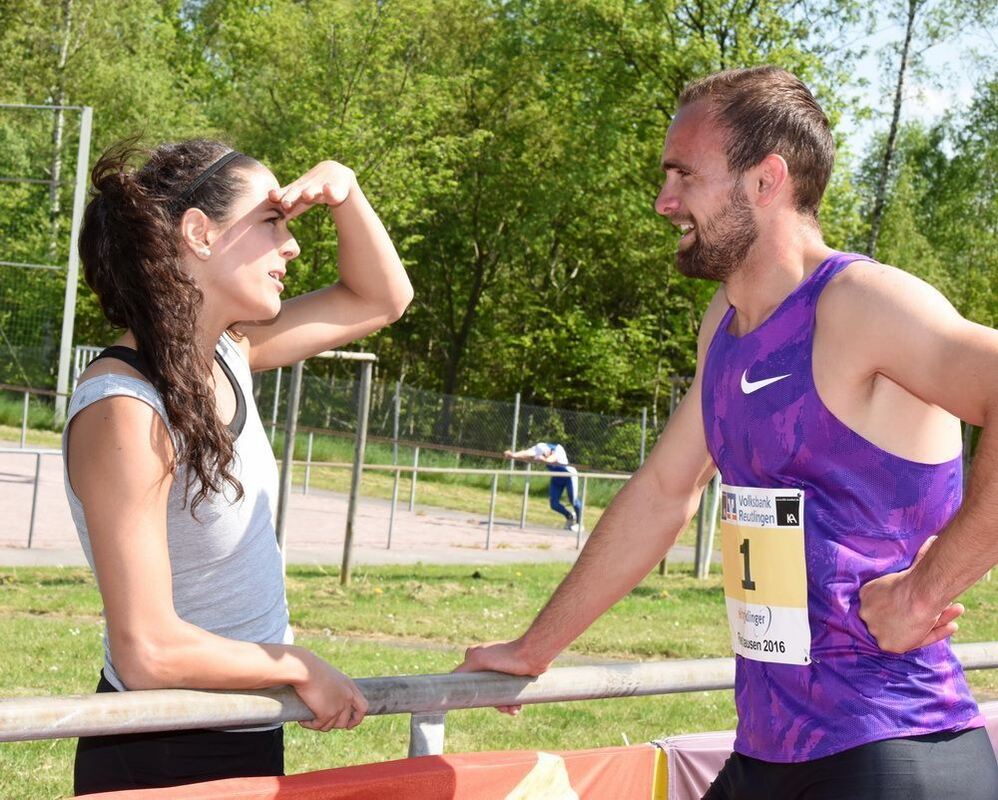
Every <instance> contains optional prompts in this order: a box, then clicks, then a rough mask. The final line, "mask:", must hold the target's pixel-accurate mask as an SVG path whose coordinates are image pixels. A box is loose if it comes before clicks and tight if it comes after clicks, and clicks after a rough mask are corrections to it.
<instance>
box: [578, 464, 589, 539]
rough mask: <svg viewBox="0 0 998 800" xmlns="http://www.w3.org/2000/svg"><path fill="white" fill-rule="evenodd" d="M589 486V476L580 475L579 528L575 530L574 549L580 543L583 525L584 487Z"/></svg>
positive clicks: (584, 515)
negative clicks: (580, 502)
mask: <svg viewBox="0 0 998 800" xmlns="http://www.w3.org/2000/svg"><path fill="white" fill-rule="evenodd" d="M588 487H589V478H588V477H587V476H586V475H583V476H582V496H581V499H582V504H581V507H580V509H579V520H578V522H579V529H578V530H577V531H576V532H575V549H576V550H578V549H579V546H580V545H581V543H582V529H583V528H584V527H585V518H586V489H587V488H588Z"/></svg>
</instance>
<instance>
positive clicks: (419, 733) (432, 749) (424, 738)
mask: <svg viewBox="0 0 998 800" xmlns="http://www.w3.org/2000/svg"><path fill="white" fill-rule="evenodd" d="M446 717H447V714H446V712H440V713H436V712H434V713H430V714H412V715H411V716H410V717H409V756H408V757H409V758H417V757H418V756H442V755H443V754H444V733H445V726H446Z"/></svg>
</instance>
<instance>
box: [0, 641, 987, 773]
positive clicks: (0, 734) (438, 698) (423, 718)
mask: <svg viewBox="0 0 998 800" xmlns="http://www.w3.org/2000/svg"><path fill="white" fill-rule="evenodd" d="M953 650H954V652H955V653H956V655H957V657H958V658H959V659H960V661H961V662H962V663H963V667H964V669H994V668H998V642H974V643H968V644H957V645H954V646H953ZM734 674H735V665H734V659H732V658H709V659H688V660H687V659H684V660H673V661H651V662H641V663H626V664H614V665H608V666H588V667H557V668H555V669H552V670H549V671H548V672H546V673H544V674H543V675H541V676H539V677H536V678H530V677H516V676H513V675H506V674H502V673H497V672H465V673H450V674H446V675H402V676H399V677H389V678H359V679H357V685H358V687H359V688H360V690H361V691H362V692H363V693H364V696H365V697H366V698H367V701H368V705H369V707H368V712H367V713H368V714H369V715H384V714H410V715H412V716H411V720H410V725H409V732H410V739H409V755H410V756H418V755H440V754H441V753H443V744H444V734H445V715H446V713H447V712H448V711H455V710H459V709H468V708H488V707H490V706H505V705H516V704H524V705H528V704H537V703H560V702H566V701H575V700H600V699H606V698H613V697H641V696H646V695H662V694H673V693H680V692H699V691H710V690H715V689H731V688H732V686H733V685H734ZM311 718H312V715H311V712H310V711H309V710H308V708H307V707H306V706H305V704H304V703H302V701H301V699H300V698H299V697H298V695H297V694H296V693H295V692H294V690H293V689H291V688H290V687H276V688H273V689H268V690H264V691H255V692H233V691H203V690H190V689H157V690H147V691H133V692H119V693H114V694H112V693H105V694H93V695H85V696H79V695H74V696H66V697H14V698H8V699H4V700H2V701H0V742H13V741H27V740H32V739H59V738H66V737H76V736H94V735H103V734H119V733H140V732H145V731H157V730H184V729H192V728H205V727H208V728H220V727H222V728H229V727H239V726H244V725H245V726H251V725H270V724H278V723H282V722H293V721H297V720H308V719H311Z"/></svg>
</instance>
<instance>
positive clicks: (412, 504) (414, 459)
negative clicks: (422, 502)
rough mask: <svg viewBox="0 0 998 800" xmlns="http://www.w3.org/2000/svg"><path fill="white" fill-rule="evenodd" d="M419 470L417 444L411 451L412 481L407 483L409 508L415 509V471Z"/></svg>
mask: <svg viewBox="0 0 998 800" xmlns="http://www.w3.org/2000/svg"><path fill="white" fill-rule="evenodd" d="M418 470H419V445H416V448H415V449H414V450H413V452H412V482H411V483H410V484H409V510H410V511H415V510H416V472H417V471H418Z"/></svg>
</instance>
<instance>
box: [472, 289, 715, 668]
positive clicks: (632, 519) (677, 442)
mask: <svg viewBox="0 0 998 800" xmlns="http://www.w3.org/2000/svg"><path fill="white" fill-rule="evenodd" d="M725 308H726V303H725V302H724V299H723V295H721V294H720V293H718V295H717V296H715V300H714V302H712V303H711V306H710V308H709V309H708V311H707V315H706V316H705V318H704V323H703V325H702V327H701V333H700V345H699V347H698V350H699V353H700V362H701V363H702V362H703V355H704V354H705V352H706V346H707V344H708V343H709V340H710V338H711V337H712V336H713V333H714V331H715V330H716V329H717V325H718V323H719V321H720V318H721V317H722V316H723V314H724V310H725ZM700 380H701V378H700V374H699V370H698V374H697V376H696V377H695V378H694V381H693V386H692V387H691V389H690V391H689V393H688V394H687V395H686V397H685V398H684V399H683V401H682V402H681V403H680V404H679V406H678V408H677V409H676V412H675V413H674V414H673V415H672V417H671V418H670V420H669V424H668V425H667V426H666V428H665V430H664V431H663V433H662V436H661V437H660V438H659V440H658V443H657V444H656V445H655V448H654V449H653V450H652V452H651V455H650V456H649V458H648V459H647V461H645V463H644V464H643V465H642V466H641V468H640V469H639V470H638V471H637V472H635V474H634V475H633V477H632V478H631V479H630V480H629V481H628V482H627V483H626V484H625V485H624V487H623V488H622V489H621V490H620V492H619V493H618V494H617V496H616V497H615V498H614V499H613V502H612V503H611V504H610V506H609V507H608V508H607V510H606V512H605V513H604V514H603V516H602V518H601V519H600V521H599V523H598V524H597V525H596V527H595V529H594V530H593V532H592V535H591V536H590V537H589V541H588V542H586V546H585V547H584V548H583V550H582V552H581V553H580V554H579V558H578V560H577V561H576V562H575V565H574V566H573V567H572V569H571V571H570V572H569V574H568V575H567V577H566V578H565V579H564V581H562V583H561V585H560V586H558V588H557V589H556V590H555V592H554V594H553V595H552V596H551V599H550V600H549V601H548V603H547V605H546V606H545V607H544V609H543V610H542V611H541V612H540V614H538V616H537V618H536V619H535V620H534V622H533V623H532V624H531V625H530V627H529V629H528V630H527V631H526V633H524V634H523V636H521V637H520V638H519V639H516V640H514V641H512V642H500V643H494V644H487V645H481V646H478V647H471V648H469V649H468V651H467V653H466V655H465V660H464V663H463V664H462V665H461V666H460V667H458V669H459V670H461V671H475V670H495V671H498V672H508V673H511V674H514V675H539V674H540V673H542V672H544V671H545V670H546V669H547V668H548V666H549V665H550V664H551V662H552V661H553V660H554V658H555V656H557V655H558V653H560V652H561V651H562V650H563V649H564V648H565V647H567V646H568V645H569V644H570V643H571V642H572V641H573V640H574V639H575V638H576V637H578V636H579V635H580V634H581V633H582V632H583V631H584V630H585V629H586V628H588V627H589V625H591V624H592V623H593V621H594V620H596V619H597V618H598V617H599V616H600V615H601V614H602V613H603V612H604V611H606V610H607V609H608V608H610V606H612V605H613V604H614V603H616V602H617V600H619V599H620V598H621V597H623V596H624V595H625V594H627V592H629V591H630V590H631V589H633V588H634V586H636V585H637V584H638V582H639V581H641V579H642V578H644V577H645V575H647V574H648V572H649V571H650V570H651V568H652V567H653V566H654V565H655V564H656V563H657V562H658V561H659V560H660V559H661V558H662V556H663V555H664V554H665V553H666V552H667V551H668V549H669V548H670V547H671V546H672V545H673V543H674V542H675V541H676V538H677V537H678V536H679V534H680V532H681V531H683V530H684V529H685V528H686V525H687V524H688V523H689V521H690V519H691V518H692V516H693V514H694V513H695V512H696V509H697V505H698V503H699V499H700V493H701V491H702V489H703V487H704V486H705V485H706V484H707V482H708V481H709V480H710V478H711V476H712V475H713V474H714V472H715V471H716V469H715V467H714V464H713V462H712V461H711V458H710V455H709V453H708V452H707V445H706V438H705V436H704V427H703V416H702V413H701V410H700Z"/></svg>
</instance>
